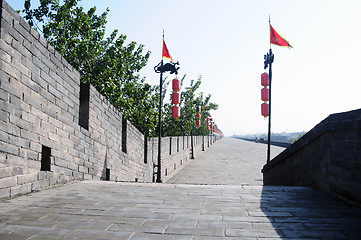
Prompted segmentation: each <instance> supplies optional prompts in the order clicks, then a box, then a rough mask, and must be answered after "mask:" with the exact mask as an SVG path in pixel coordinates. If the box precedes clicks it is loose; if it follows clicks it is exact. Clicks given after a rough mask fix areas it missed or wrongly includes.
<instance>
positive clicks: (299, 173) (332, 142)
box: [262, 109, 361, 204]
mask: <svg viewBox="0 0 361 240" xmlns="http://www.w3.org/2000/svg"><path fill="white" fill-rule="evenodd" d="M360 170H361V109H358V110H354V111H350V112H345V113H337V114H332V115H330V116H329V117H328V118H326V119H325V120H323V121H322V122H320V123H319V124H318V125H317V126H315V127H314V128H313V129H312V130H311V131H309V132H308V133H307V134H306V135H304V136H303V137H302V138H301V139H299V140H298V141H297V142H295V143H294V144H292V145H291V146H290V147H288V148H287V149H286V150H285V151H283V152H282V153H281V154H279V155H278V156H276V157H275V158H274V159H272V161H270V162H269V163H268V164H266V165H265V166H264V167H263V170H262V172H263V181H264V184H265V185H296V186H297V185H298V186H313V187H316V188H318V189H320V190H322V191H325V192H328V193H332V194H334V195H336V196H338V197H340V198H343V199H347V200H351V201H353V202H357V203H359V204H360V203H361V191H360V189H361V177H360Z"/></svg>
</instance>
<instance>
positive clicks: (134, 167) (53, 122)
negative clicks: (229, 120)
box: [0, 0, 207, 198]
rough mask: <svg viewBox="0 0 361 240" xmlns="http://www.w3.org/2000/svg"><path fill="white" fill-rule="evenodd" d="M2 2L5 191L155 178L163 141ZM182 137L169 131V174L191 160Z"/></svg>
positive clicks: (0, 151) (1, 176) (0, 119)
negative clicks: (117, 105)
mask: <svg viewBox="0 0 361 240" xmlns="http://www.w3.org/2000/svg"><path fill="white" fill-rule="evenodd" d="M0 3H1V37H0V79H1V82H0V198H4V197H12V196H14V195H17V194H23V193H27V192H31V191H36V190H39V189H42V188H46V187H49V186H51V185H56V184H63V183H66V182H68V181H72V180H81V179H94V180H111V181H142V182H152V181H153V165H154V164H155V163H156V162H157V142H156V140H154V139H144V136H143V134H142V133H141V132H140V131H138V130H137V129H136V128H135V127H134V126H133V125H132V124H130V123H129V122H128V121H127V120H125V119H123V117H122V114H121V113H120V112H119V111H118V110H117V109H116V108H114V107H113V106H112V105H111V104H110V103H109V102H108V101H107V100H106V99H105V98H104V97H103V96H102V95H101V94H100V93H99V92H98V91H97V90H96V89H95V88H94V87H92V86H91V85H88V84H83V83H80V75H79V73H78V72H77V71H76V70H75V69H74V68H73V67H72V66H71V65H70V64H69V63H68V62H67V61H66V60H65V59H64V58H63V57H62V56H61V55H60V54H59V53H58V52H56V51H55V50H54V48H53V47H52V46H51V45H50V44H48V43H47V41H45V39H44V38H43V37H42V36H41V35H39V33H38V32H37V31H36V30H34V29H33V28H31V27H30V26H29V24H28V23H27V22H26V21H25V20H24V19H23V18H21V17H20V16H19V14H18V13H17V12H15V11H14V10H13V9H12V8H11V7H10V6H9V5H8V4H7V3H6V2H5V1H3V0H0ZM184 138H186V139H187V141H188V142H189V139H190V137H184ZM200 138H201V137H194V139H195V142H197V143H198V144H195V146H194V152H195V155H197V154H199V153H200V151H202V149H201V144H199V142H200V140H198V139H200ZM206 138H207V137H206ZM179 139H182V137H172V140H171V143H170V142H169V141H170V138H169V137H168V138H163V144H162V161H163V166H164V167H163V168H162V170H163V171H162V176H164V181H166V180H167V178H168V176H171V175H174V174H175V173H176V172H177V171H179V169H181V167H182V166H183V164H184V163H186V162H187V161H188V160H189V157H190V149H191V145H190V144H188V145H186V147H185V146H183V145H182V144H183V139H182V140H179ZM196 139H197V140H196ZM205 145H206V144H205ZM179 146H182V147H181V148H180V147H179ZM206 146H207V145H206ZM170 151H171V152H170Z"/></svg>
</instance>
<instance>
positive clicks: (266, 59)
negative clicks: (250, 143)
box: [264, 48, 274, 163]
mask: <svg viewBox="0 0 361 240" xmlns="http://www.w3.org/2000/svg"><path fill="white" fill-rule="evenodd" d="M273 59H274V55H273V53H272V49H271V48H270V50H269V53H267V54H266V55H264V69H266V68H267V67H268V65H269V70H268V71H269V73H268V75H269V116H268V141H267V163H268V162H269V161H271V85H272V63H273Z"/></svg>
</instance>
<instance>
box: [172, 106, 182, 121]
mask: <svg viewBox="0 0 361 240" xmlns="http://www.w3.org/2000/svg"><path fill="white" fill-rule="evenodd" d="M172 116H173V117H174V118H175V120H176V121H177V120H178V118H180V107H179V105H174V106H173V107H172Z"/></svg>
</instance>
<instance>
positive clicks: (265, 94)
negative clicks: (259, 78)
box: [261, 87, 269, 102]
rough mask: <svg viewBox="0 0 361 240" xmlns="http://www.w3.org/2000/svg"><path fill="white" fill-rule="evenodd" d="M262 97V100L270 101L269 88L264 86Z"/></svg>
mask: <svg viewBox="0 0 361 240" xmlns="http://www.w3.org/2000/svg"><path fill="white" fill-rule="evenodd" d="M261 98H262V101H265V102H266V101H269V89H268V88H266V87H265V88H262V90H261Z"/></svg>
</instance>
